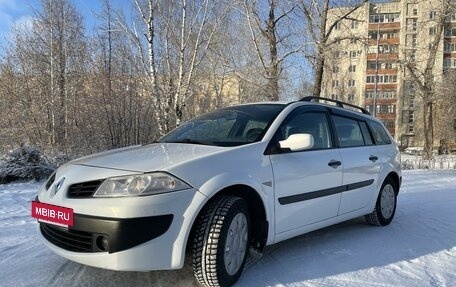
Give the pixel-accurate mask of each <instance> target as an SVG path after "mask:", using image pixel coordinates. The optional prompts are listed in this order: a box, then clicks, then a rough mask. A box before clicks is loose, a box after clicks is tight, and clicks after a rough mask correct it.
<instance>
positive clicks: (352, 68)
mask: <svg viewBox="0 0 456 287" xmlns="http://www.w3.org/2000/svg"><path fill="white" fill-rule="evenodd" d="M348 71H349V72H350V73H355V72H356V66H355V65H350V66H349V67H348Z"/></svg>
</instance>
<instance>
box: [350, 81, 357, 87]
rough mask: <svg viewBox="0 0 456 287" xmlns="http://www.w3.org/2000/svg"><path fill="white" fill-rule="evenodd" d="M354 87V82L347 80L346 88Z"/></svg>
mask: <svg viewBox="0 0 456 287" xmlns="http://www.w3.org/2000/svg"><path fill="white" fill-rule="evenodd" d="M355 85H356V81H355V80H348V87H354V86H355Z"/></svg>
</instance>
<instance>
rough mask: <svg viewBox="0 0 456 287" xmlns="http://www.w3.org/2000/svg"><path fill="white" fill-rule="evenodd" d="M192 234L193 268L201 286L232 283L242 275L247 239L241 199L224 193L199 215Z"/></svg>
mask: <svg viewBox="0 0 456 287" xmlns="http://www.w3.org/2000/svg"><path fill="white" fill-rule="evenodd" d="M196 224H197V225H196V228H195V234H194V237H193V247H192V248H193V272H194V274H195V276H196V279H197V280H198V281H199V283H200V284H202V285H204V286H211V287H213V286H222V287H224V286H231V285H232V284H234V283H235V282H236V281H237V280H238V279H239V277H240V276H241V272H242V269H243V268H244V263H245V258H246V256H247V250H248V248H249V242H250V216H249V212H248V208H247V203H246V202H245V200H244V199H242V198H240V197H235V196H224V197H221V198H220V199H219V200H217V201H214V202H212V203H211V204H210V205H208V206H207V207H206V208H205V209H204V210H203V212H202V214H201V215H200V217H199V219H198V221H197V223H196Z"/></svg>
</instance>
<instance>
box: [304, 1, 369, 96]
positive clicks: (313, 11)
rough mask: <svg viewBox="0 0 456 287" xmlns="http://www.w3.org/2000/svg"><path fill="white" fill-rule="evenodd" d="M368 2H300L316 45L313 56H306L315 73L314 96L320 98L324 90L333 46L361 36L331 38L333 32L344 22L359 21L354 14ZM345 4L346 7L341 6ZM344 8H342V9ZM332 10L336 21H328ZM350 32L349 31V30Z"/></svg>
mask: <svg viewBox="0 0 456 287" xmlns="http://www.w3.org/2000/svg"><path fill="white" fill-rule="evenodd" d="M367 2H368V0H359V1H354V3H353V1H351V2H347V3H340V1H330V0H321V1H302V0H301V1H300V4H299V8H300V10H301V11H302V13H303V15H304V17H305V19H306V28H307V29H308V33H309V34H310V37H311V39H312V42H313V43H314V45H315V50H311V51H313V55H306V57H307V58H310V60H311V61H310V62H311V63H312V64H313V67H314V71H315V81H314V82H315V83H314V85H313V93H312V94H313V96H316V97H319V96H320V93H321V90H322V81H323V71H324V68H325V59H326V58H327V57H328V52H329V51H331V46H332V45H334V44H335V43H337V42H338V41H341V40H344V39H352V38H355V39H357V38H359V36H355V35H351V34H350V33H347V35H346V36H345V37H342V38H335V37H331V34H332V33H333V30H334V29H335V28H336V27H337V26H340V25H341V23H342V21H343V20H352V21H359V20H358V19H357V18H355V17H353V16H352V15H353V13H354V12H355V11H357V10H358V9H360V8H361V7H362V6H363V5H364V4H365V3H367ZM341 4H345V5H343V6H342V5H341ZM341 6H342V7H341ZM330 9H332V10H333V13H332V15H333V16H335V18H334V19H331V20H330V21H328V20H329V19H328V11H329V10H330ZM347 30H348V29H347ZM348 31H349V30H348Z"/></svg>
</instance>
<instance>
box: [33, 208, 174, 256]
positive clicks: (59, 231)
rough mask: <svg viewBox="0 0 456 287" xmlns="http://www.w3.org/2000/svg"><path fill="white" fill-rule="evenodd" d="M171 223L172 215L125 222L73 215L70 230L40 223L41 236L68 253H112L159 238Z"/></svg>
mask: <svg viewBox="0 0 456 287" xmlns="http://www.w3.org/2000/svg"><path fill="white" fill-rule="evenodd" d="M172 220H173V215H171V214H168V215H160V216H151V217H139V218H125V219H120V218H106V217H96V216H89V215H82V214H74V225H73V226H71V227H69V228H63V227H60V226H55V225H51V224H47V223H40V232H41V235H42V236H43V237H44V238H46V239H47V240H48V241H49V242H51V243H52V244H54V245H56V246H58V247H60V248H62V249H65V250H67V251H73V252H109V253H115V252H119V251H124V250H127V249H130V248H132V247H135V246H138V245H140V244H143V243H145V242H147V241H150V240H152V239H154V238H156V237H159V236H160V235H162V234H164V233H165V232H166V231H167V230H168V229H169V227H170V226H171V222H172ZM103 241H105V242H103Z"/></svg>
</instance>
